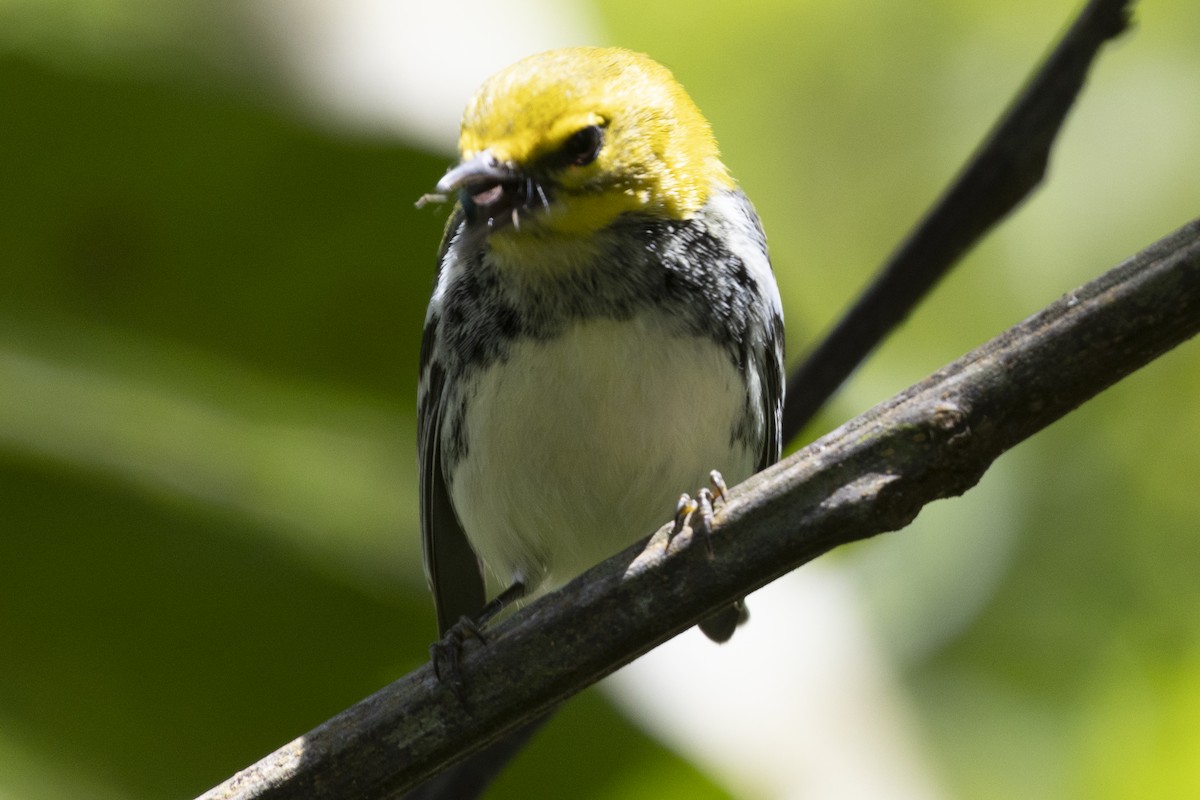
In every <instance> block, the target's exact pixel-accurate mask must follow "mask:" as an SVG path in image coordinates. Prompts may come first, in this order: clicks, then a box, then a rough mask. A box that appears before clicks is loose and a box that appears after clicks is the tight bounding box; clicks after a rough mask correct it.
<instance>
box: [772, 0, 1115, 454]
mask: <svg viewBox="0 0 1200 800" xmlns="http://www.w3.org/2000/svg"><path fill="white" fill-rule="evenodd" d="M1129 4H1130V3H1129V0H1092V2H1090V3H1088V5H1087V6H1086V7H1085V8H1084V9H1083V11H1081V12H1080V14H1079V16H1078V17H1077V18H1076V20H1075V22H1074V23H1073V24H1072V25H1071V27H1070V28H1069V29H1068V30H1067V33H1066V35H1065V36H1063V38H1062V40H1061V41H1060V42H1059V43H1058V46H1057V47H1055V48H1054V51H1053V52H1052V53H1051V54H1050V56H1049V57H1048V58H1047V59H1046V60H1045V62H1043V64H1042V66H1041V68H1040V69H1039V70H1038V71H1037V74H1036V75H1035V76H1034V78H1033V80H1031V81H1030V82H1029V84H1028V85H1027V86H1026V87H1025V89H1024V90H1023V91H1022V92H1021V94H1020V95H1019V96H1018V98H1017V100H1016V101H1015V102H1014V103H1013V104H1012V106H1011V107H1010V108H1009V110H1008V111H1007V112H1006V113H1005V114H1004V116H1003V117H1002V118H1001V119H1000V121H999V122H998V123H997V124H996V126H995V127H994V128H993V130H992V133H991V135H990V136H988V138H987V139H986V140H985V141H984V143H983V144H982V145H981V146H980V148H979V149H978V151H977V152H976V154H975V156H974V157H973V158H972V159H971V161H970V162H969V163H968V164H967V166H966V167H965V168H964V169H963V171H962V172H961V173H960V175H959V177H958V179H957V180H956V181H955V182H954V184H953V185H951V186H950V188H949V189H947V190H946V192H945V193H944V194H943V195H942V197H941V199H940V200H938V202H937V203H936V204H935V205H934V207H933V208H932V209H930V210H929V212H928V213H927V214H926V215H925V218H924V219H923V220H922V221H921V223H920V224H919V225H918V226H917V228H916V229H915V230H914V231H913V232H912V233H911V234H910V235H909V237H908V238H907V239H905V241H904V242H903V243H902V244H901V245H900V247H899V248H898V249H897V250H896V252H895V253H893V254H892V256H891V258H889V259H888V261H887V262H886V263H885V264H884V266H883V268H882V269H881V270H880V272H879V274H878V275H877V276H876V277H875V279H874V280H873V281H872V283H871V285H870V286H869V287H867V289H866V290H865V291H864V292H863V293H862V294H861V295H860V296H859V297H858V299H857V300H856V301H855V303H854V305H853V306H852V307H851V308H850V309H849V310H848V311H847V312H846V313H845V314H844V315H843V317H842V319H841V320H840V321H839V322H838V323H837V325H835V326H834V329H833V330H832V331H831V332H830V333H829V334H828V335H827V336H826V337H825V339H824V340H823V341H822V342H821V344H820V345H819V346H818V347H817V348H816V349H815V350H813V352H812V353H811V354H810V355H809V356H808V357H807V358H806V359H805V360H804V362H803V363H802V364H801V365H800V367H799V368H798V369H796V370H794V371H793V372H792V374H791V375H790V376H789V378H788V385H787V406H786V407H785V408H784V411H783V440H784V441H785V442H787V441H789V440H791V439H792V438H793V437H794V436H795V435H796V434H797V433H799V431H800V429H801V428H802V427H803V426H804V425H805V424H806V423H807V422H808V421H809V420H810V419H812V417H813V415H814V414H816V413H817V410H818V409H819V408H820V407H821V406H822V405H824V404H825V401H826V400H828V399H829V397H830V396H831V395H832V394H833V393H834V392H835V391H837V388H838V387H839V386H840V385H841V384H842V382H843V381H844V380H845V379H846V378H847V377H848V376H849V375H850V373H851V372H853V371H854V370H855V369H856V368H857V367H858V365H859V364H861V363H862V362H863V360H864V359H865V358H866V357H867V355H868V354H870V352H871V351H872V350H874V349H875V347H876V346H877V345H878V344H879V343H880V342H881V341H883V339H884V337H886V336H887V334H888V333H889V332H891V331H892V330H893V329H894V328H895V327H896V326H897V325H899V324H900V323H901V322H902V321H903V320H904V318H905V317H907V316H908V314H909V312H910V311H911V310H912V309H913V308H914V307H915V306H916V305H917V303H918V302H920V300H921V298H922V297H924V296H925V295H926V294H927V293H928V292H929V291H930V290H931V289H932V288H933V286H934V285H935V284H936V283H937V282H938V280H939V279H940V278H941V277H942V276H943V275H945V274H946V273H947V272H948V271H949V270H950V267H952V266H953V265H954V264H955V263H956V262H957V261H958V260H959V259H960V258H961V257H962V256H963V255H964V254H965V253H966V252H967V251H968V250H970V249H971V248H972V247H974V246H975V244H976V243H977V242H978V241H979V240H980V239H982V238H983V235H984V234H985V233H987V231H988V230H989V229H990V228H991V227H992V226H993V225H995V224H996V223H997V222H999V221H1000V220H1001V219H1003V218H1004V217H1005V216H1006V215H1007V214H1008V213H1009V212H1010V211H1012V210H1013V209H1014V208H1015V207H1016V206H1017V204H1019V203H1020V202H1021V201H1022V200H1023V199H1025V197H1026V196H1028V195H1029V193H1030V192H1032V191H1033V190H1034V188H1036V187H1037V185H1038V184H1039V183H1040V182H1041V180H1042V178H1043V176H1044V175H1045V174H1046V165H1047V163H1048V162H1049V159H1050V148H1051V145H1052V144H1053V143H1054V139H1055V137H1056V136H1057V135H1058V131H1059V128H1060V127H1061V126H1062V123H1063V121H1064V120H1065V119H1066V116H1067V112H1068V111H1069V110H1070V108H1071V106H1072V105H1073V103H1074V101H1075V97H1076V95H1077V94H1078V93H1079V90H1080V89H1081V88H1082V87H1083V81H1084V78H1086V77H1087V71H1088V68H1089V67H1090V66H1091V63H1092V61H1093V60H1094V58H1095V56H1096V53H1097V52H1098V51H1099V49H1100V48H1101V47H1102V46H1103V45H1104V43H1105V42H1106V41H1108V40H1109V39H1112V38H1113V37H1115V36H1117V35H1118V34H1120V33H1121V32H1122V31H1123V30H1125V28H1126V26H1127V24H1128V13H1129V12H1128V8H1127V7H1128V6H1129Z"/></svg>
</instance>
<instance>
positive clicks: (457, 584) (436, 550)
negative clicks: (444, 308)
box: [417, 210, 486, 634]
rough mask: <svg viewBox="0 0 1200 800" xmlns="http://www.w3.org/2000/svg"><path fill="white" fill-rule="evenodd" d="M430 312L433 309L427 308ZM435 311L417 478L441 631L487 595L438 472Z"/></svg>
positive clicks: (425, 361) (424, 362)
mask: <svg viewBox="0 0 1200 800" xmlns="http://www.w3.org/2000/svg"><path fill="white" fill-rule="evenodd" d="M461 221H462V217H461V210H459V211H458V212H457V213H456V214H455V215H454V216H452V217H451V220H450V224H449V225H447V227H446V236H445V239H444V240H443V242H442V247H441V250H440V252H439V255H438V263H439V265H443V264H444V263H445V257H446V250H447V246H448V243H449V241H450V238H451V236H452V235H453V232H454V230H455V229H456V228H457V227H458V224H460V223H461ZM431 312H432V309H431ZM436 316H437V315H436V314H434V313H431V314H430V316H429V318H428V319H427V320H426V325H425V332H424V334H423V336H422V339H421V367H420V374H421V386H420V389H419V391H418V397H419V399H418V403H417V405H418V407H417V459H418V475H419V481H420V498H421V500H420V505H421V551H422V555H423V556H424V561H425V578H426V580H428V581H429V589H430V591H431V592H432V593H433V605H434V609H435V610H436V612H437V622H438V632H439V634H444V633H445V632H446V631H447V630H448V629H449V627H450V626H451V625H453V624H454V623H456V622H458V620H459V619H461V618H462V617H470V616H473V615H475V614H477V613H479V611H480V609H482V608H483V605H484V601H485V599H486V594H485V589H484V582H483V573H482V571H481V570H480V567H479V559H478V558H476V556H475V553H474V552H473V551H472V550H471V546H470V544H469V543H468V542H467V536H466V534H465V533H464V532H463V529H462V525H460V524H459V521H458V515H457V514H455V513H454V506H453V504H452V503H451V502H450V490H449V487H447V485H446V477H445V474H444V473H443V471H442V452H441V450H442V448H441V426H442V422H443V418H444V410H445V405H446V404H445V382H446V375H445V373H444V371H443V369H442V366H441V364H439V363H438V362H437V360H436V358H434V352H435V350H436V347H435V345H436V337H437V335H438V331H437V327H438V326H437V324H436Z"/></svg>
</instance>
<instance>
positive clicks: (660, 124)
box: [438, 47, 732, 248]
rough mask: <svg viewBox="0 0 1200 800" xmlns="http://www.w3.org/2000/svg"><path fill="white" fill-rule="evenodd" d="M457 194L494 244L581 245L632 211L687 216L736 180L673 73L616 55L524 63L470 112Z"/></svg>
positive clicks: (597, 51)
mask: <svg viewBox="0 0 1200 800" xmlns="http://www.w3.org/2000/svg"><path fill="white" fill-rule="evenodd" d="M459 149H460V151H461V154H462V161H461V162H460V163H459V165H458V166H456V167H454V168H453V169H451V170H450V171H449V172H448V173H446V176H445V177H444V178H443V179H442V180H441V182H440V183H439V184H438V191H440V192H443V193H445V192H453V191H459V192H460V193H461V199H462V202H463V205H464V207H465V208H466V211H467V215H468V219H469V220H470V221H471V222H472V223H473V224H484V225H486V226H487V227H488V228H489V229H490V230H491V236H492V241H493V245H494V246H498V247H501V248H505V247H506V246H513V245H517V246H523V245H527V244H529V243H530V242H532V241H536V240H540V241H543V242H546V243H547V244H549V243H551V242H552V241H553V240H559V241H560V242H561V240H562V239H563V238H564V237H566V238H569V239H572V240H575V241H579V240H580V239H585V238H587V237H590V236H591V235H593V234H595V233H596V232H597V231H599V230H602V229H603V228H605V227H606V226H608V225H609V224H610V223H611V222H612V221H613V220H614V219H615V218H616V217H617V216H619V215H620V214H622V213H625V212H630V211H640V212H646V213H649V214H653V215H656V216H662V217H670V218H675V219H684V218H686V217H689V216H691V215H692V214H694V213H695V212H696V211H698V210H699V209H700V207H701V206H703V205H704V203H705V202H706V201H707V200H708V197H709V195H710V194H711V192H712V191H713V190H714V188H718V187H723V186H731V185H732V180H731V179H730V177H729V174H728V172H727V171H726V170H725V167H724V165H722V163H721V161H720V157H719V155H718V152H717V143H716V140H715V139H713V135H712V130H711V129H710V128H709V125H708V122H707V121H706V120H705V119H704V117H703V116H702V115H701V114H700V110H699V109H698V108H696V105H695V103H693V102H692V100H691V98H690V97H688V95H687V93H686V92H685V91H684V89H683V87H682V86H680V85H679V83H678V82H676V80H675V79H674V77H672V75H671V73H670V72H669V71H668V70H667V69H666V68H665V67H663V66H662V65H661V64H658V63H657V62H655V61H652V60H651V59H649V58H647V57H646V56H644V55H640V54H638V53H633V52H630V51H629V50H623V49H620V48H599V47H573V48H568V49H564V50H551V51H550V52H547V53H541V54H539V55H535V56H530V57H529V58H526V59H524V60H522V61H519V62H517V63H516V64H514V65H512V66H511V67H508V68H507V69H505V70H503V71H501V72H499V73H497V74H496V75H494V76H492V77H491V78H490V79H488V81H487V82H486V83H484V84H483V86H482V87H481V88H480V89H479V92H478V93H477V94H476V95H475V97H474V98H473V99H472V100H471V102H470V103H469V104H468V106H467V109H466V112H465V113H464V114H463V123H462V136H461V138H460V140H459Z"/></svg>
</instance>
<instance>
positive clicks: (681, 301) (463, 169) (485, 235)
mask: <svg viewBox="0 0 1200 800" xmlns="http://www.w3.org/2000/svg"><path fill="white" fill-rule="evenodd" d="M459 147H460V151H461V156H462V159H461V161H460V163H459V164H458V165H457V166H455V167H453V168H452V169H451V170H450V171H449V172H447V173H446V175H445V177H443V178H442V179H441V181H440V182H439V183H438V185H437V190H438V192H439V195H433V197H435V198H439V199H444V198H445V197H446V196H448V195H450V194H457V199H458V203H457V205H456V206H455V209H454V212H453V215H452V217H451V219H450V221H449V223H448V225H447V228H446V234H445V238H444V240H443V242H442V246H441V250H440V253H439V256H438V261H439V264H438V277H437V285H436V288H435V289H434V293H433V298H432V300H431V301H430V303H429V311H428V314H427V316H426V319H425V333H424V339H423V341H422V344H421V377H420V390H419V400H418V404H419V412H418V418H419V422H418V426H419V429H418V439H419V445H418V447H419V458H420V480H421V528H422V535H423V544H424V555H425V566H426V573H427V576H428V578H429V582H430V585H431V588H432V590H433V594H434V599H435V605H436V607H437V614H438V623H439V627H440V628H441V630H442V632H443V633H445V632H446V631H447V630H448V629H449V628H450V626H451V625H453V624H454V623H455V622H457V621H458V620H459V619H460V618H461V617H463V616H473V615H476V614H478V613H479V612H480V610H481V609H482V608H483V606H484V602H485V599H486V597H485V590H484V580H483V576H482V573H481V564H482V566H483V567H484V568H486V569H487V570H490V571H491V572H492V573H493V575H494V577H495V578H496V579H497V581H498V582H499V585H501V586H508V587H510V588H509V589H508V590H507V591H506V592H505V593H504V598H505V599H515V598H518V597H530V596H532V595H536V594H540V593H542V592H545V591H548V590H550V589H553V588H555V587H557V586H559V585H561V584H563V583H565V582H566V581H567V580H569V579H570V578H572V577H574V576H575V575H577V574H578V573H580V572H582V571H583V570H585V569H587V568H588V567H589V566H592V565H593V564H595V563H597V562H599V561H600V560H602V559H604V558H605V557H607V556H609V555H612V554H613V553H615V552H617V551H619V550H620V549H622V548H624V547H626V546H627V545H629V544H630V543H632V542H633V541H635V540H636V539H637V538H638V537H641V536H644V535H646V534H649V533H650V532H651V531H652V530H654V529H655V528H656V527H658V526H659V525H660V524H661V523H662V522H664V521H665V518H669V515H670V511H671V509H672V508H673V507H674V503H675V498H676V497H678V493H679V492H680V490H681V489H684V488H694V487H696V486H700V485H702V484H703V483H704V482H705V481H707V480H708V476H709V471H710V470H712V469H714V468H715V469H717V470H719V471H720V473H722V474H723V475H724V476H725V477H726V478H727V479H728V480H729V481H731V482H734V481H740V480H742V479H744V478H746V477H748V476H749V475H751V474H752V473H754V472H755V471H757V470H759V469H762V468H763V467H765V466H767V465H768V464H771V463H772V462H774V461H775V460H776V459H777V458H778V457H779V450H780V434H779V420H780V412H781V409H782V405H783V315H782V309H781V307H780V301H779V292H778V289H777V288H776V286H775V279H774V276H773V275H772V273H771V266H770V262H769V260H768V257H767V247H766V240H765V237H764V235H763V231H762V227H761V225H760V224H759V221H758V217H757V215H756V214H755V212H754V209H753V207H752V206H751V205H750V201H749V200H748V199H747V198H746V196H745V195H744V194H743V193H742V192H741V190H739V189H738V188H737V186H736V184H735V183H734V181H733V179H732V178H731V177H730V176H729V173H728V171H727V170H726V168H725V166H724V164H722V163H721V161H720V158H719V155H718V152H717V144H716V141H715V140H714V138H713V135H712V131H711V129H710V127H709V125H708V122H707V121H706V120H705V119H704V117H703V116H702V115H701V114H700V111H699V109H697V108H696V106H695V104H694V103H693V102H692V100H691V98H689V97H688V95H687V93H686V92H685V91H684V89H683V87H681V86H680V85H679V84H678V83H677V82H676V81H675V79H674V78H673V77H672V76H671V73H670V72H669V71H668V70H667V69H666V68H664V67H663V66H661V65H660V64H658V63H656V62H654V61H652V60H651V59H649V58H647V57H646V56H643V55H639V54H637V53H633V52H630V51H627V50H622V49H616V48H592V47H579V48H570V49H564V50H554V51H551V52H547V53H542V54H540V55H535V56H531V57H529V58H526V59H524V60H523V61H520V62H518V63H517V64H515V65H513V66H511V67H509V68H507V69H505V70H504V71H502V72H500V73H498V74H497V75H495V76H493V77H492V78H490V79H489V80H488V81H487V82H486V83H485V84H484V85H483V86H482V87H481V88H480V90H479V92H478V94H476V95H475V97H474V99H473V100H471V102H470V104H469V105H468V106H467V109H466V112H465V113H464V116H463V122H462V135H461V139H460V142H459ZM741 615H742V612H741V609H740V608H738V609H730V610H728V611H727V612H725V613H723V614H718V615H716V616H714V617H712V618H711V619H709V620H706V621H705V622H703V623H701V627H702V628H703V629H704V631H705V633H707V634H708V635H709V636H710V637H711V638H713V639H715V640H717V641H723V640H724V639H726V638H728V637H729V635H731V634H732V632H733V629H734V627H736V625H737V622H738V621H739V620H740V618H741Z"/></svg>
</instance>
